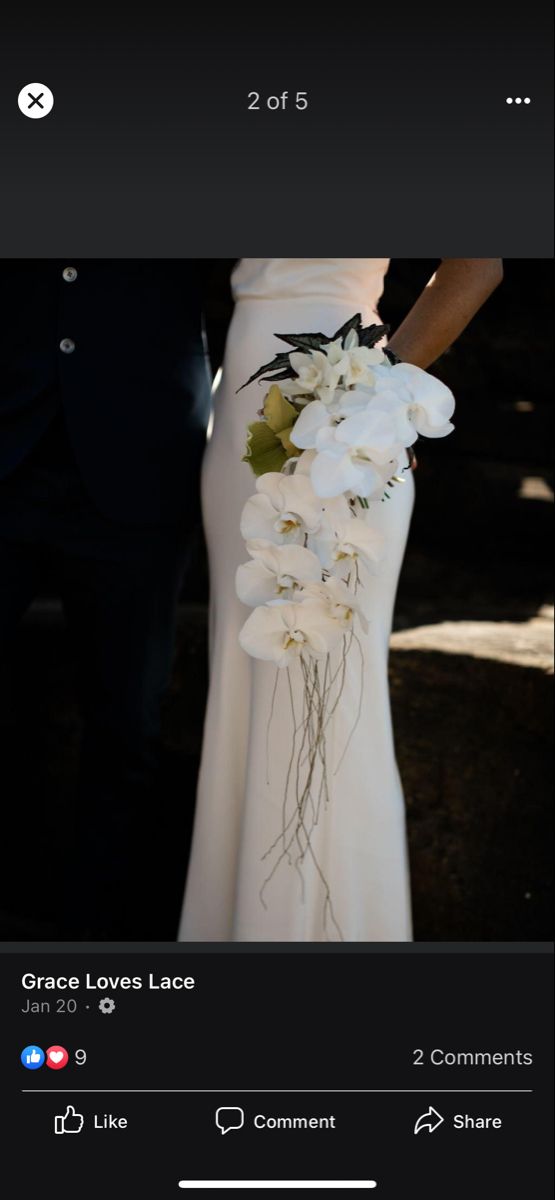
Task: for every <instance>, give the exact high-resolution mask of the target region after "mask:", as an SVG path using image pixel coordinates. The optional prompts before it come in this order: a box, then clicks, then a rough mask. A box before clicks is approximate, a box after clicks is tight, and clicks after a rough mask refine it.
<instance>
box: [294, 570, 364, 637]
mask: <svg viewBox="0 0 555 1200" xmlns="http://www.w3.org/2000/svg"><path fill="white" fill-rule="evenodd" d="M302 594H303V596H306V597H307V598H310V597H312V598H314V599H319V600H323V602H324V603H325V604H327V606H328V609H329V613H330V616H332V617H333V619H334V620H335V621H339V623H340V625H341V627H342V628H343V629H344V630H348V629H352V627H353V618H354V615H355V613H356V614H357V615H358V617H359V618H360V621H361V624H362V627H363V629H364V630H366V629H367V627H368V622H367V619H366V613H365V611H364V606H363V604H362V603H361V600H360V597H359V596H358V595H357V594H356V593H355V592H354V591H352V590H351V588H349V587H347V584H346V583H345V582H344V581H343V580H342V579H335V578H333V577H332V578H331V579H326V580H325V582H323V583H322V582H320V583H310V584H308V585H307V586H306V587H305V588H303V592H302Z"/></svg>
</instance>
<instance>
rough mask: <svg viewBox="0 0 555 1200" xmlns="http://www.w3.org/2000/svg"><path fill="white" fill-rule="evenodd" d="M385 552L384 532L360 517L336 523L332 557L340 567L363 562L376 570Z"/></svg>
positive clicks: (367, 566)
mask: <svg viewBox="0 0 555 1200" xmlns="http://www.w3.org/2000/svg"><path fill="white" fill-rule="evenodd" d="M384 554H385V539H384V536H383V534H382V533H380V532H379V531H378V530H377V529H373V528H372V526H371V525H368V524H367V523H366V521H363V520H362V519H361V518H360V517H350V519H349V520H348V521H342V522H340V523H339V522H338V524H337V525H336V527H335V529H334V535H333V547H332V549H331V558H332V561H333V563H334V564H336V566H337V567H338V568H339V569H342V568H343V567H344V566H345V565H347V564H349V563H352V564H354V563H361V564H362V565H363V566H364V567H366V569H367V570H368V571H374V570H375V568H376V566H377V565H378V564H379V563H381V562H382V561H383V558H384Z"/></svg>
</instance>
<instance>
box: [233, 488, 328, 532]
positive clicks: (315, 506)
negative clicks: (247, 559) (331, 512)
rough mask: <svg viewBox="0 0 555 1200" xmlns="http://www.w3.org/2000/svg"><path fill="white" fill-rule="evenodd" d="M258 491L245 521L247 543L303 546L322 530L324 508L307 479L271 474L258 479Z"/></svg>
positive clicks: (246, 513) (249, 506)
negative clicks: (308, 537) (255, 540)
mask: <svg viewBox="0 0 555 1200" xmlns="http://www.w3.org/2000/svg"><path fill="white" fill-rule="evenodd" d="M256 489H257V495H256V496H251V497H250V499H249V500H247V503H246V504H245V507H244V509H243V514H242V517H241V534H242V536H243V537H244V539H245V541H250V540H252V539H253V538H263V539H265V540H267V541H270V542H275V543H277V544H281V543H283V542H302V541H304V537H305V534H307V533H310V532H313V531H315V530H316V529H317V528H318V525H319V523H320V512H321V507H322V506H321V503H320V502H319V500H318V498H317V496H315V494H314V490H313V488H312V485H311V483H310V479H308V477H307V476H306V475H304V474H298V473H297V472H295V474H294V475H283V474H282V473H281V472H279V471H268V472H267V474H266V475H261V476H260V477H259V478H258V480H257V483H256Z"/></svg>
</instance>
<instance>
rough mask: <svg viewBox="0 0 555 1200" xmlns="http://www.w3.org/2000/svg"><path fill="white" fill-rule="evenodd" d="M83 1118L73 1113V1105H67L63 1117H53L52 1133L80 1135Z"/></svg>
mask: <svg viewBox="0 0 555 1200" xmlns="http://www.w3.org/2000/svg"><path fill="white" fill-rule="evenodd" d="M84 1124H85V1118H84V1117H83V1116H81V1113H78V1112H75V1109H74V1107H73V1104H68V1106H67V1108H66V1111H65V1113H64V1114H63V1115H61V1114H59V1115H58V1116H57V1117H54V1133H81V1130H82V1128H83V1125H84Z"/></svg>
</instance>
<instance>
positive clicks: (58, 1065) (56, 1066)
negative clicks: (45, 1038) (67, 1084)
mask: <svg viewBox="0 0 555 1200" xmlns="http://www.w3.org/2000/svg"><path fill="white" fill-rule="evenodd" d="M68 1058H69V1054H68V1052H67V1050H66V1049H65V1048H64V1046H49V1048H48V1050H47V1051H46V1065H47V1067H50V1069H51V1070H52V1071H61V1069H62V1067H66V1066H67V1061H68Z"/></svg>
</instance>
